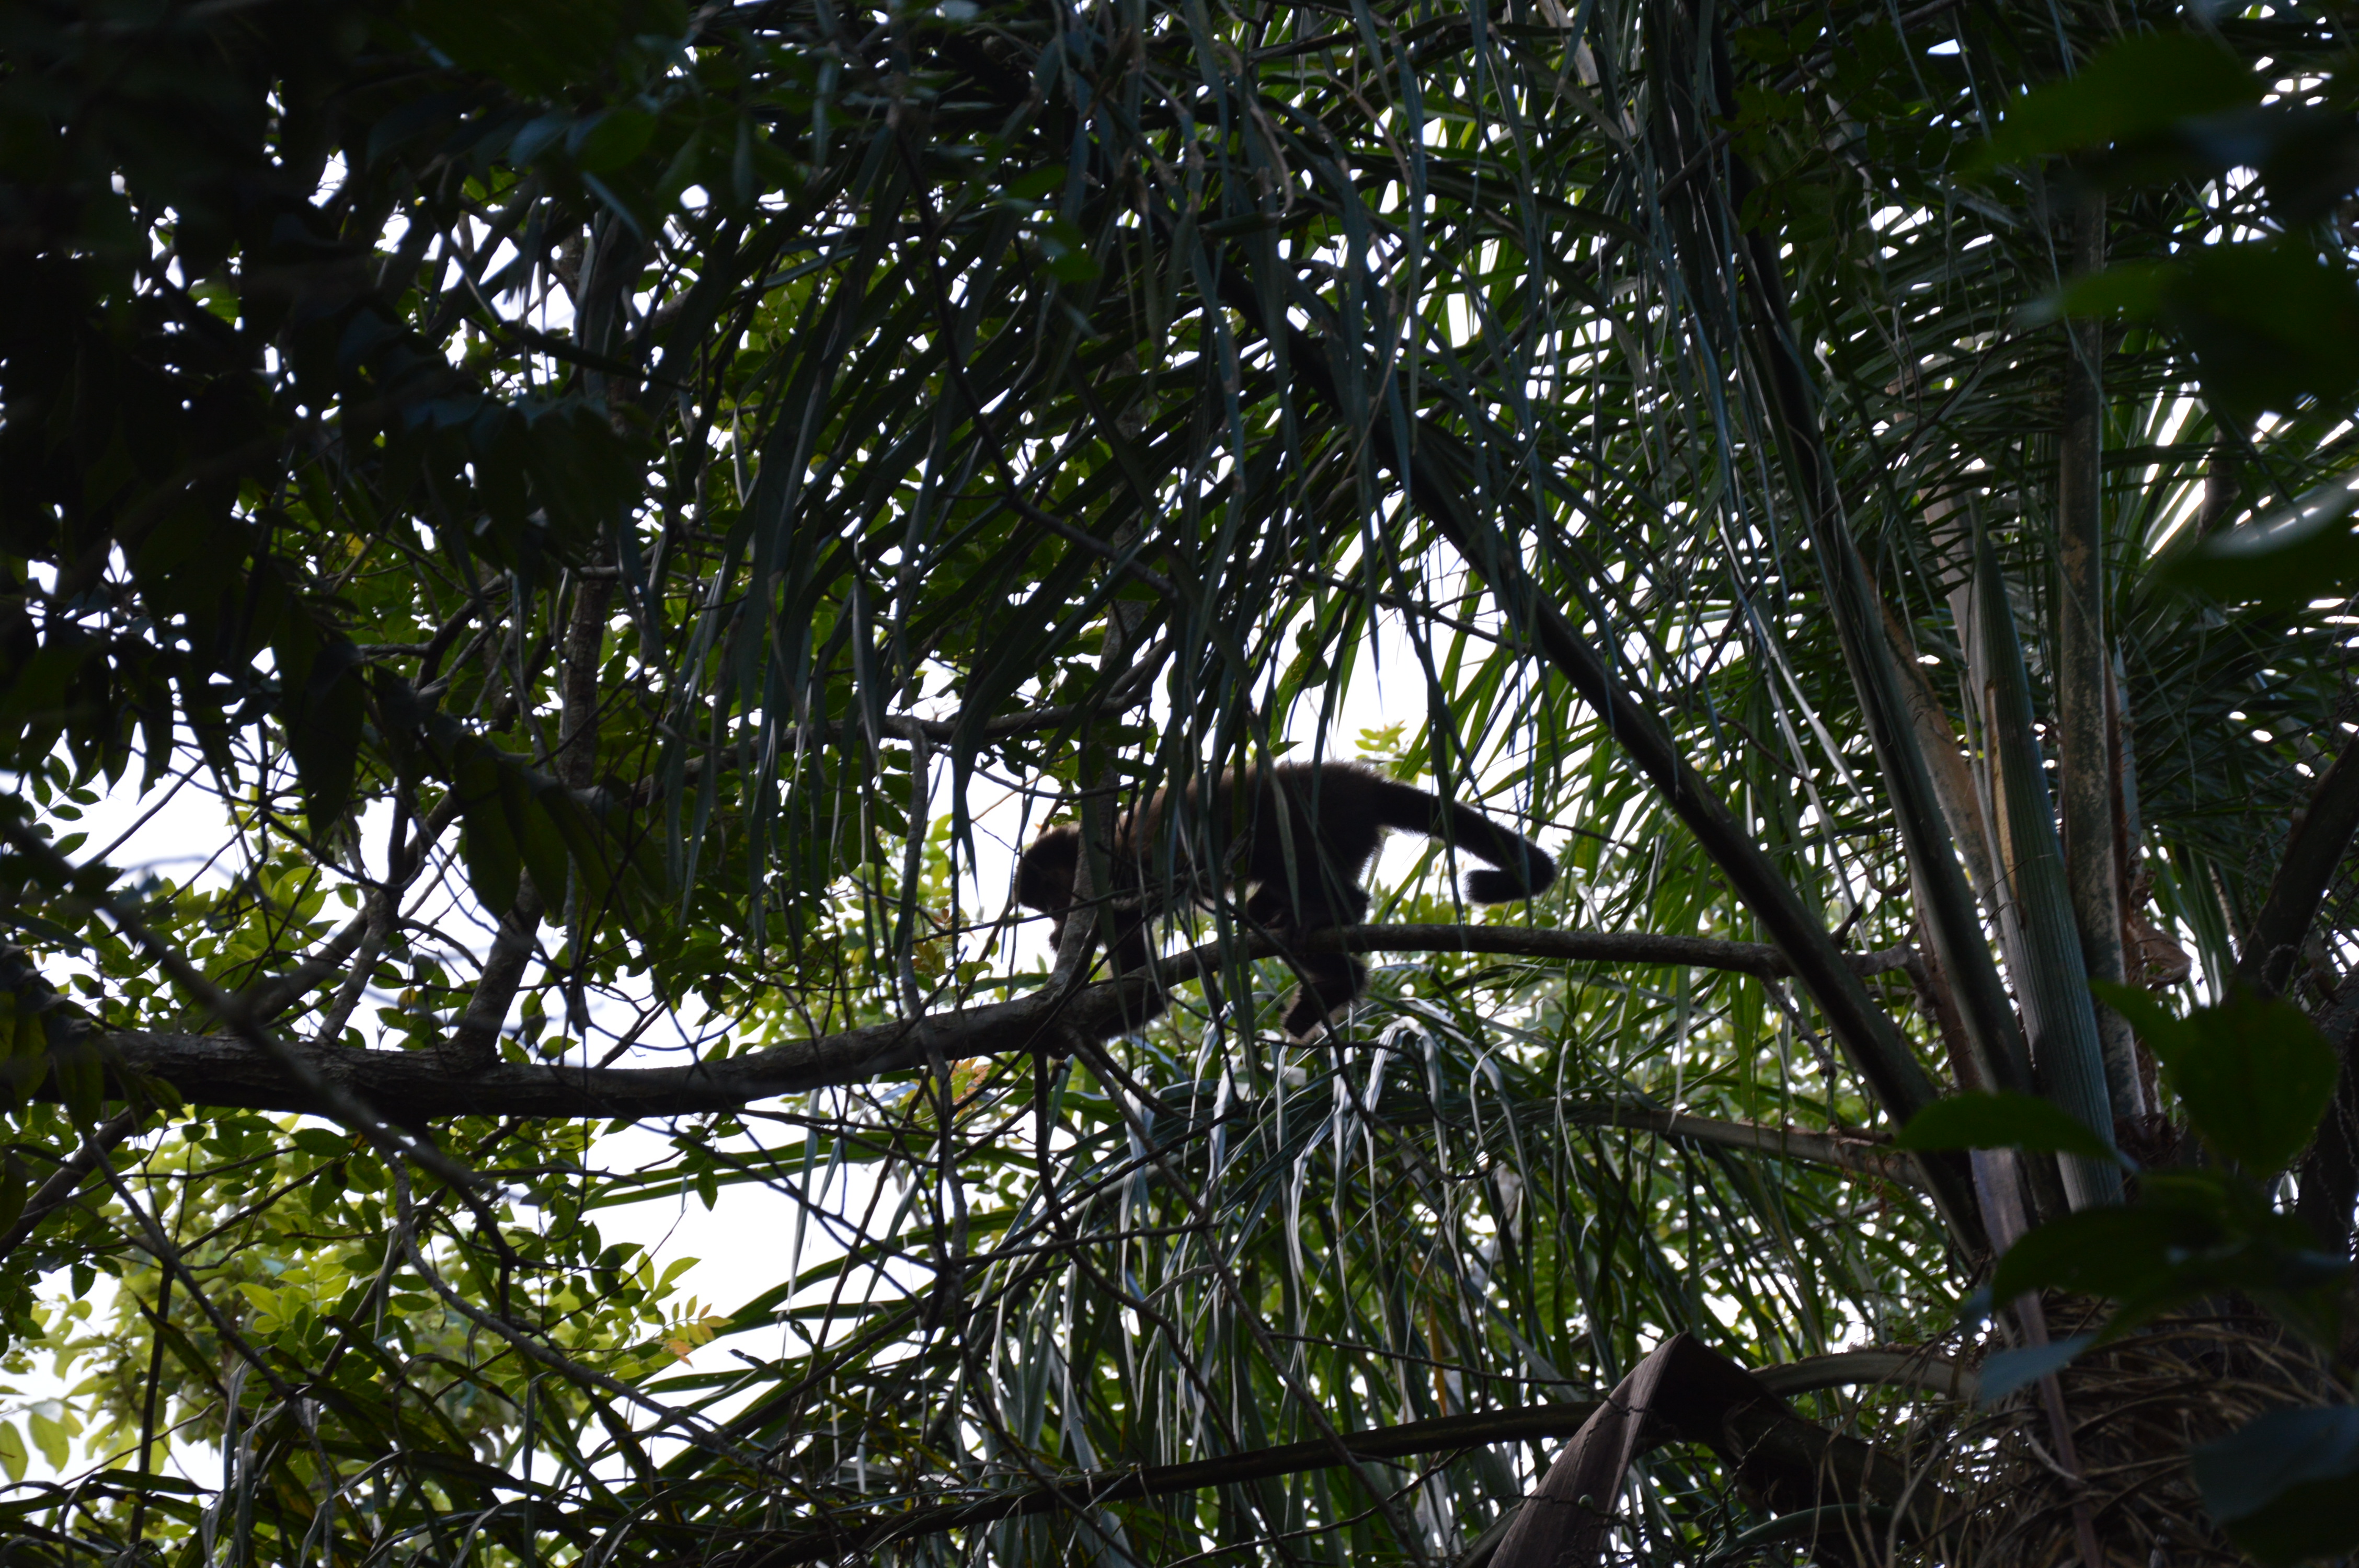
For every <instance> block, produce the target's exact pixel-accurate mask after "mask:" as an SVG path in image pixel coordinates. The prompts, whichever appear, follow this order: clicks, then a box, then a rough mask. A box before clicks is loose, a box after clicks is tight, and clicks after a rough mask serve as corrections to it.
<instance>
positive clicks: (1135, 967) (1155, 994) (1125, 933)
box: [1108, 910, 1169, 1029]
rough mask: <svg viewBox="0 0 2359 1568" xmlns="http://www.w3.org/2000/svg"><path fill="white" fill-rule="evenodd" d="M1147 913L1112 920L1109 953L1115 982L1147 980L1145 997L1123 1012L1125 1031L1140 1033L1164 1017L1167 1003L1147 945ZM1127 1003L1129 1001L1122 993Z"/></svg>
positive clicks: (1128, 912) (1121, 915)
mask: <svg viewBox="0 0 2359 1568" xmlns="http://www.w3.org/2000/svg"><path fill="white" fill-rule="evenodd" d="M1108 951H1110V952H1111V953H1112V954H1113V956H1114V965H1113V968H1114V975H1113V978H1114V979H1129V978H1130V977H1131V976H1133V975H1139V976H1144V977H1146V979H1147V994H1146V995H1145V996H1144V997H1141V998H1139V999H1138V1000H1136V1001H1135V1002H1131V1003H1130V1005H1128V1006H1126V1007H1125V1009H1124V1010H1123V1025H1124V1027H1125V1029H1141V1028H1144V1027H1145V1026H1147V1024H1150V1023H1152V1022H1155V1021H1156V1020H1157V1019H1158V1018H1160V1017H1162V1016H1163V1011H1164V1009H1165V1008H1166V1007H1167V1006H1168V1005H1169V998H1168V997H1166V996H1165V995H1164V991H1163V981H1162V979H1160V977H1158V976H1157V974H1156V973H1155V953H1154V949H1153V948H1151V947H1150V946H1148V945H1147V912H1146V911H1144V910H1125V911H1122V912H1120V913H1118V914H1115V915H1114V940H1113V941H1112V942H1111V943H1110V944H1108ZM1125 1000H1126V1001H1127V1000H1128V997H1127V994H1126V993H1125Z"/></svg>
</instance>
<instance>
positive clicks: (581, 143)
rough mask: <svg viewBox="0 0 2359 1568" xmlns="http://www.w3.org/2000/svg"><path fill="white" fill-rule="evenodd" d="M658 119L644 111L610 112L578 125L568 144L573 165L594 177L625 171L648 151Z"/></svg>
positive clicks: (612, 110)
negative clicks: (609, 172) (619, 170)
mask: <svg viewBox="0 0 2359 1568" xmlns="http://www.w3.org/2000/svg"><path fill="white" fill-rule="evenodd" d="M655 134H656V117H655V116H654V115H653V114H648V113H647V111H645V110H643V109H609V110H608V111H606V113H604V114H600V115H598V116H597V117H595V118H594V119H591V120H585V121H583V122H582V124H579V125H576V126H575V127H574V129H573V134H572V135H571V136H570V137H568V138H567V140H568V142H569V143H570V145H571V149H572V152H573V161H574V162H575V163H576V164H578V165H579V166H581V167H582V168H584V169H587V170H588V171H589V172H591V173H592V174H603V173H605V172H606V171H608V170H609V169H616V168H622V167H623V166H624V165H625V164H626V163H629V162H630V161H631V160H632V159H633V158H636V157H638V156H639V155H640V154H641V153H643V152H645V151H646V150H647V143H648V142H649V140H651V139H652V138H653V137H654V135H655Z"/></svg>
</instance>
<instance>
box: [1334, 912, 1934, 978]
mask: <svg viewBox="0 0 2359 1568" xmlns="http://www.w3.org/2000/svg"><path fill="white" fill-rule="evenodd" d="M1331 944H1332V947H1334V948H1340V949H1341V950H1342V951H1343V952H1347V953H1374V952H1394V953H1497V954H1501V955H1504V956H1506V957H1524V958H1560V959H1563V960H1566V961H1568V962H1571V963H1576V964H1640V965H1667V966H1672V967H1677V968H1690V969H1725V970H1728V971H1729V972H1731V973H1734V974H1740V975H1751V976H1753V977H1755V978H1756V979H1784V978H1786V977H1788V976H1789V975H1791V974H1792V973H1793V972H1794V966H1793V965H1792V964H1790V963H1788V961H1787V958H1786V955H1785V954H1784V953H1782V952H1780V951H1779V950H1778V949H1777V948H1776V947H1773V946H1770V945H1769V944H1768V943H1767V942H1728V941H1723V940H1720V939H1718V938H1715V937H1710V936H1658V935H1654V934H1652V933H1650V932H1645V931H1550V930H1546V929H1542V928H1539V927H1536V926H1520V925H1349V926H1345V927H1343V929H1341V930H1339V931H1337V932H1335V933H1334V934H1333V935H1332V936H1331V935H1325V934H1321V935H1317V936H1312V937H1308V938H1306V939H1305V940H1304V942H1303V944H1302V946H1303V948H1304V950H1305V951H1308V952H1320V951H1325V950H1329V949H1330V945H1331ZM1846 957H1847V958H1848V959H1849V961H1850V964H1851V968H1852V971H1853V972H1854V974H1859V975H1882V974H1889V973H1891V972H1892V971H1894V970H1896V969H1906V968H1908V966H1909V965H1910V964H1912V963H1914V962H1915V961H1916V958H1917V949H1915V948H1914V947H1880V948H1877V949H1876V950H1875V951H1874V952H1868V953H1853V954H1848V955H1846Z"/></svg>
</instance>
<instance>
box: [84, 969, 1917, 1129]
mask: <svg viewBox="0 0 2359 1568" xmlns="http://www.w3.org/2000/svg"><path fill="white" fill-rule="evenodd" d="M1302 946H1304V947H1305V948H1307V949H1313V950H1316V949H1332V948H1342V949H1343V950H1346V951H1351V952H1374V951H1379V950H1389V951H1395V952H1469V953H1495V954H1501V955H1506V956H1511V957H1533V958H1552V959H1559V960H1571V961H1577V962H1589V963H1624V964H1670V965H1683V966H1688V967H1691V968H1713V969H1724V970H1729V971H1733V972H1736V973H1742V974H1749V975H1755V976H1760V977H1772V976H1777V975H1780V974H1783V973H1785V972H1786V970H1785V960H1784V958H1783V957H1781V956H1780V955H1779V954H1778V952H1777V949H1776V948H1774V947H1769V946H1765V945H1763V944H1759V943H1752V942H1721V941H1712V940H1708V939H1705V938H1701V937H1693V936H1651V935H1644V934H1625V933H1614V932H1583V931H1541V930H1527V929H1524V928H1520V927H1516V926H1502V925H1355V926H1351V927H1348V928H1345V929H1343V930H1340V931H1334V932H1322V933H1320V934H1317V935H1314V936H1311V937H1309V938H1306V939H1305V940H1304V942H1303V944H1302ZM1242 947H1243V950H1244V951H1245V954H1246V955H1247V956H1248V957H1268V956H1270V955H1271V954H1273V953H1274V952H1276V951H1277V948H1276V946H1275V945H1274V944H1273V943H1271V942H1270V941H1269V940H1268V939H1267V938H1266V937H1259V936H1256V937H1253V938H1250V939H1248V940H1245V942H1243V944H1242ZM1910 956H1911V955H1910V954H1909V951H1908V949H1906V948H1895V949H1892V950H1889V951H1887V952H1880V953H1864V954H1861V955H1858V956H1857V957H1856V958H1855V960H1854V962H1856V963H1857V964H1858V965H1859V967H1860V969H1861V972H1863V973H1868V974H1874V973H1880V972H1883V971H1885V970H1888V969H1894V968H1903V967H1905V966H1906V964H1907V963H1908V961H1909V958H1910ZM1222 958H1223V949H1222V947H1221V946H1220V945H1219V944H1217V943H1212V944H1206V945H1205V946H1200V947H1195V948H1191V949H1190V950H1188V951H1186V952H1183V953H1180V954H1176V955H1174V956H1173V957H1170V958H1169V959H1166V960H1164V961H1163V962H1162V963H1161V964H1159V965H1158V971H1159V976H1160V980H1161V983H1163V984H1165V985H1171V984H1177V983H1179V982H1180V981H1182V980H1185V979H1190V978H1191V977H1193V976H1196V975H1201V974H1203V973H1206V972H1208V971H1212V970H1215V969H1217V968H1218V967H1219V965H1220V963H1221V961H1222ZM1152 983H1155V982H1152V981H1149V980H1147V979H1144V978H1137V977H1134V978H1131V979H1125V980H1122V981H1118V982H1116V981H1108V982H1103V983H1100V984H1098V985H1093V986H1089V987H1086V988H1084V989H1082V990H1080V991H1077V992H1075V993H1074V994H1073V995H1072V996H1071V997H1069V998H1064V999H1059V998H1057V997H1054V996H1052V995H1050V994H1049V993H1048V992H1046V991H1036V992H1034V993H1032V994H1030V995H1028V996H1024V997H1019V998H1017V999H1016V1000H1012V1001H1005V1002H996V1003H992V1004H989V1005H986V1006H983V1007H974V1008H966V1009H962V1010H960V1011H950V1012H942V1013H937V1014H932V1015H929V1016H927V1017H924V1018H920V1019H915V1020H895V1021H893V1022H886V1023H875V1024H869V1025H866V1026H864V1027H863V1028H859V1029H851V1030H845V1031H843V1033H837V1034H830V1035H824V1036H822V1037H821V1038H819V1039H816V1040H801V1041H796V1042H793V1043H792V1044H785V1045H779V1046H775V1047H773V1048H771V1049H768V1050H765V1051H753V1052H748V1053H746V1054H744V1055H742V1056H726V1057H722V1058H719V1059H717V1060H706V1061H702V1062H696V1063H690V1064H688V1065H682V1066H678V1067H574V1066H565V1065H538V1064H526V1063H500V1064H497V1065H493V1066H490V1067H486V1068H484V1069H482V1070H480V1071H476V1072H459V1071H455V1070H453V1069H452V1068H451V1066H450V1065H448V1063H447V1061H446V1060H445V1059H444V1057H443V1054H441V1053H440V1052H435V1051H363V1050H354V1049H352V1048H350V1047H348V1046H342V1045H326V1046H321V1045H301V1044H290V1045H289V1046H288V1049H290V1050H292V1051H293V1052H295V1053H296V1054H298V1055H299V1056H300V1057H301V1059H302V1060H303V1061H304V1062H305V1063H306V1064H307V1065H309V1066H310V1068H311V1070H312V1071H313V1072H314V1073H316V1074H317V1076H318V1077H319V1078H320V1079H321V1080H322V1081H323V1082H326V1083H329V1084H333V1085H336V1086H339V1087H342V1088H343V1089H344V1090H346V1091H347V1092H349V1093H351V1094H353V1095H356V1096H358V1097H359V1098H361V1099H362V1100H364V1101H365V1102H366V1103H367V1104H368V1105H369V1106H371V1107H373V1108H375V1110H376V1112H377V1113H378V1114H379V1115H381V1116H384V1117H386V1118H389V1119H393V1120H395V1121H398V1122H403V1123H407V1124H410V1125H416V1124H418V1123H421V1122H426V1121H431V1120H435V1119H440V1118H445V1117H452V1116H524V1117H601V1118H614V1119H626V1120H628V1119H639V1118H646V1117H665V1116H690V1115H695V1114H698V1113H700V1112H707V1111H730V1110H736V1109H740V1108H743V1107H745V1106H747V1105H750V1104H753V1103H754V1102H756V1101H757V1100H763V1099H769V1098H776V1097H777V1096H779V1095H793V1094H803V1093H807V1092H809V1091H810V1090H811V1089H815V1088H820V1087H825V1086H828V1085H832V1084H848V1083H860V1082H864V1081H866V1080H868V1079H871V1078H875V1077H880V1076H884V1075H886V1074H888V1073H895V1072H900V1071H904V1070H906V1069H908V1068H910V1067H913V1066H916V1065H919V1064H920V1063H923V1062H926V1061H929V1060H930V1059H932V1058H933V1057H934V1056H935V1055H937V1054H939V1055H940V1056H941V1057H942V1058H944V1059H946V1060H955V1059H958V1058H960V1057H966V1056H988V1055H1002V1054H1015V1053H1021V1052H1029V1051H1038V1050H1042V1049H1047V1050H1050V1051H1056V1052H1060V1053H1061V1052H1065V1051H1068V1050H1070V1049H1071V1038H1072V1037H1073V1036H1074V1035H1076V1034H1082V1035H1088V1036H1091V1037H1103V1036H1104V1035H1106V1034H1110V1033H1116V1032H1117V1031H1118V1029H1119V1025H1120V1021H1121V1019H1122V1018H1123V1017H1124V1016H1125V1009H1127V1010H1128V1011H1130V1012H1131V1013H1132V1014H1134V1015H1135V1014H1136V1012H1137V1011H1139V1008H1140V1004H1141V1002H1142V1001H1143V1000H1144V995H1145V992H1146V990H1147V987H1148V986H1149V985H1150V984H1152ZM103 1043H104V1044H103V1049H104V1051H105V1053H106V1054H107V1055H108V1057H109V1059H110V1061H111V1063H112V1065H114V1066H115V1067H116V1068H118V1069H119V1070H122V1071H126V1072H128V1073H130V1074H132V1075H135V1076H144V1077H147V1078H153V1079H157V1080H159V1081H160V1082H162V1083H164V1084H167V1085H169V1086H170V1087H171V1088H172V1089H173V1090H174V1091H175V1092H177V1093H178V1094H179V1097H180V1098H181V1099H183V1100H184V1101H186V1102H188V1103H190V1104H191V1105H202V1106H234V1107H238V1108H245V1109H253V1110H279V1111H303V1112H313V1113H317V1112H321V1111H323V1110H325V1109H327V1107H326V1105H325V1104H324V1102H322V1101H321V1098H320V1095H319V1093H318V1092H317V1091H315V1090H310V1089H306V1088H305V1087H303V1086H301V1085H299V1084H298V1083H296V1082H295V1081H294V1080H293V1077H292V1076H291V1075H290V1074H289V1073H288V1070H287V1068H286V1065H284V1063H282V1062H281V1061H280V1060H279V1058H278V1057H277V1055H275V1054H272V1053H270V1052H267V1051H265V1050H263V1049H261V1048H260V1047H259V1046H257V1045H255V1044H254V1043H252V1042H250V1041H247V1040H245V1039H242V1038H240V1037H238V1036H235V1035H228V1034H148V1033H115V1034H110V1035H106V1036H103ZM52 1087H53V1086H52ZM1629 1115H1630V1117H1631V1118H1632V1119H1629V1120H1627V1121H1625V1122H1624V1123H1622V1124H1623V1125H1628V1126H1633V1127H1643V1128H1647V1129H1650V1130H1656V1131H1660V1132H1666V1133H1669V1134H1671V1135H1673V1136H1681V1137H1694V1138H1698V1139H1701V1140H1703V1141H1711V1142H1718V1143H1723V1144H1728V1145H1731V1146H1741V1147H1747V1148H1755V1149H1760V1150H1763V1151H1765V1152H1773V1153H1784V1154H1787V1155H1788V1156H1789V1157H1793V1158H1799V1159H1806V1160H1812V1161H1815V1162H1820V1163H1824V1164H1832V1165H1838V1166H1842V1167H1843V1168H1844V1169H1848V1170H1858V1171H1864V1172H1868V1173H1873V1174H1878V1175H1891V1174H1894V1171H1893V1169H1892V1168H1891V1167H1890V1166H1889V1165H1888V1164H1887V1163H1886V1156H1884V1155H1882V1154H1881V1153H1880V1152H1876V1151H1875V1150H1873V1149H1871V1148H1868V1147H1866V1146H1860V1147H1856V1148H1854V1147H1853V1146H1852V1145H1850V1144H1847V1143H1843V1142H1840V1141H1837V1140H1834V1139H1831V1138H1828V1137H1826V1136H1825V1135H1822V1134H1817V1133H1789V1132H1787V1131H1784V1130H1778V1129H1769V1128H1751V1127H1746V1126H1745V1125H1744V1124H1742V1123H1719V1122H1708V1121H1706V1120H1705V1119H1701V1118H1694V1117H1673V1116H1670V1113H1668V1112H1653V1111H1644V1110H1633V1111H1631V1112H1630V1113H1629ZM1666 1117H1669V1120H1668V1121H1665V1120H1663V1119H1664V1118H1666ZM1658 1123H1660V1125H1658ZM1674 1124H1676V1125H1674ZM1821 1144H1823V1145H1824V1147H1823V1148H1821V1147H1820V1145H1821Z"/></svg>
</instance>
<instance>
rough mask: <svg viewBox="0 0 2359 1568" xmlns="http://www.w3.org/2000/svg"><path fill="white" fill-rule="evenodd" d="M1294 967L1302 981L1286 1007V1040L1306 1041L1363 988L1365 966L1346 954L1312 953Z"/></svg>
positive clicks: (1348, 1003)
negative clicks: (1300, 973)
mask: <svg viewBox="0 0 2359 1568" xmlns="http://www.w3.org/2000/svg"><path fill="white" fill-rule="evenodd" d="M1297 967H1298V968H1299V969H1300V970H1301V971H1302V977H1303V979H1302V983H1301V984H1300V985H1299V986H1297V987H1296V988H1295V989H1294V996H1293V999H1292V1000H1290V1001H1289V1002H1288V1004H1287V1009H1286V1033H1287V1038H1288V1039H1289V1040H1308V1039H1310V1036H1311V1035H1312V1033H1315V1032H1316V1031H1317V1030H1318V1028H1319V1026H1320V1025H1321V1024H1322V1023H1328V1022H1333V1021H1334V1019H1335V1018H1336V1016H1337V1015H1338V1014H1340V1013H1341V1012H1342V1011H1343V1009H1345V1008H1346V1007H1349V1006H1350V1005H1351V1004H1352V999H1353V998H1354V997H1356V996H1358V995H1359V994H1360V992H1361V991H1363V990H1364V989H1367V984H1368V967H1367V966H1366V965H1365V964H1363V963H1362V962H1360V960H1359V959H1357V958H1354V957H1352V956H1351V955H1350V954H1348V953H1314V954H1312V955H1311V956H1310V957H1307V958H1303V959H1301V960H1300V961H1299V964H1298V966H1297Z"/></svg>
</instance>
